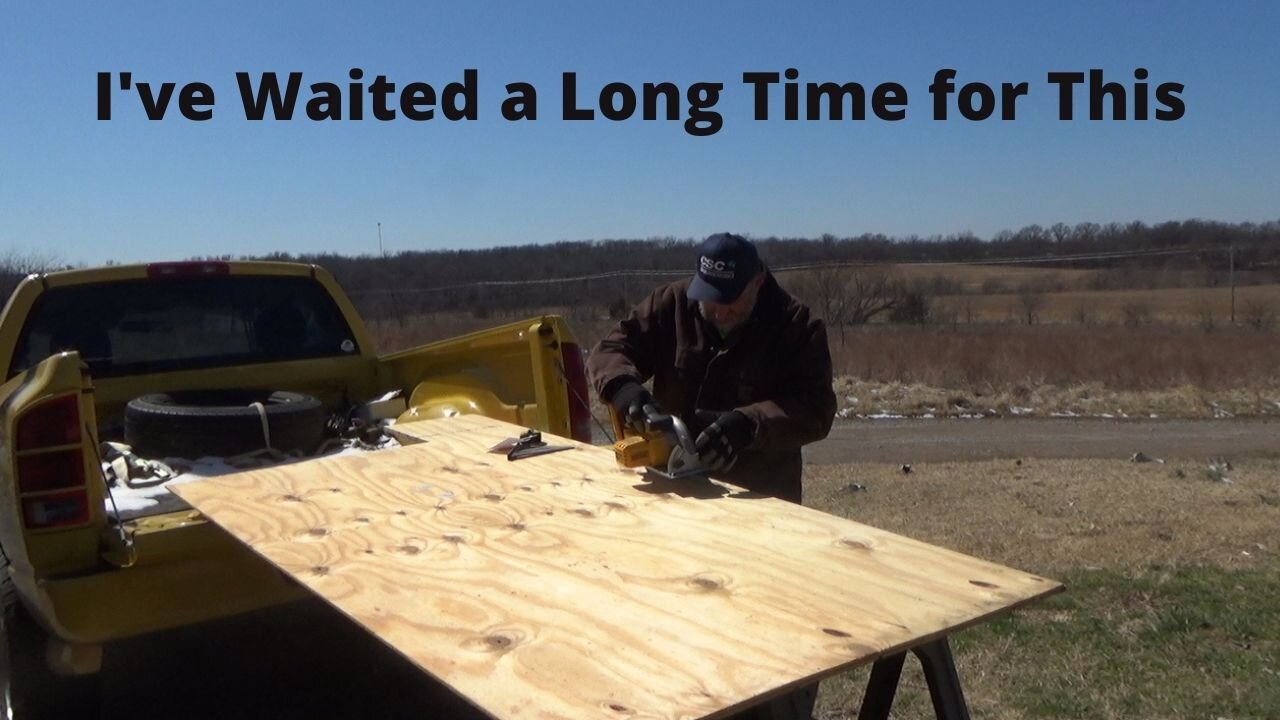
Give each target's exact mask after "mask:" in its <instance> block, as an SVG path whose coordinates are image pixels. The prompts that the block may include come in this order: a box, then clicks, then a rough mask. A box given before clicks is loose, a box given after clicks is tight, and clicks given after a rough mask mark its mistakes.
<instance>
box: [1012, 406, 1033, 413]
mask: <svg viewBox="0 0 1280 720" xmlns="http://www.w3.org/2000/svg"><path fill="white" fill-rule="evenodd" d="M1033 412H1035V408H1029V407H1018V406H1016V405H1014V406H1010V408H1009V414H1010V415H1030V414H1031V413H1033Z"/></svg>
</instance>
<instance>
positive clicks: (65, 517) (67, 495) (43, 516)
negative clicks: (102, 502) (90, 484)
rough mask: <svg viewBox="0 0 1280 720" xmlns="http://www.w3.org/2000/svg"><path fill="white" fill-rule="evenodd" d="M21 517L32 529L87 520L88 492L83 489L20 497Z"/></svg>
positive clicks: (85, 521) (83, 522) (82, 522)
mask: <svg viewBox="0 0 1280 720" xmlns="http://www.w3.org/2000/svg"><path fill="white" fill-rule="evenodd" d="M22 519H23V520H24V521H26V523H27V527H28V528H31V529H32V530H44V529H47V528H54V527H62V526H64V525H83V524H85V523H87V522H89V494H88V493H86V492H85V491H83V490H75V491H71V492H61V493H54V494H51V495H37V496H35V497H29V498H23V499H22Z"/></svg>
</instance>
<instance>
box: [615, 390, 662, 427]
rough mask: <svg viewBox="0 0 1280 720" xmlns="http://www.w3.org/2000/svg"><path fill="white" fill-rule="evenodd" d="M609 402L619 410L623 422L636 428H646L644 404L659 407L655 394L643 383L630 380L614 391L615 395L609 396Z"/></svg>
mask: <svg viewBox="0 0 1280 720" xmlns="http://www.w3.org/2000/svg"><path fill="white" fill-rule="evenodd" d="M609 404H610V405H612V406H613V409H614V410H616V411H618V416H619V417H621V418H622V422H623V423H625V424H627V425H628V426H630V427H632V428H634V429H635V430H643V429H644V406H645V405H653V406H655V407H657V404H658V403H657V402H655V401H654V399H653V396H652V395H650V394H649V391H648V390H646V389H645V388H644V386H643V385H641V384H640V383H638V382H636V381H634V380H628V381H626V382H624V383H623V384H622V385H620V386H619V387H618V389H617V390H614V391H613V397H611V398H609Z"/></svg>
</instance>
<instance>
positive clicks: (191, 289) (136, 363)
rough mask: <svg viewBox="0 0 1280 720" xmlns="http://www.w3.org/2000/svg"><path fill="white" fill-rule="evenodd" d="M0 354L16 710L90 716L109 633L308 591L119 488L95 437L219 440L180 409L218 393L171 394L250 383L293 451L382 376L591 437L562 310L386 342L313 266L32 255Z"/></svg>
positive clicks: (172, 623) (5, 658) (0, 449)
mask: <svg viewBox="0 0 1280 720" xmlns="http://www.w3.org/2000/svg"><path fill="white" fill-rule="evenodd" d="M0 363H2V365H0V367H3V368H5V373H6V374H5V382H4V384H3V385H0V408H2V413H0V423H2V425H0V432H2V433H3V434H2V435H0V550H2V551H3V555H2V557H0V563H2V564H3V567H0V601H2V602H3V636H4V641H5V646H4V648H3V652H0V663H3V664H4V665H3V667H0V670H3V672H2V673H0V674H2V675H3V679H4V680H5V681H6V685H5V687H4V690H5V692H4V695H3V702H4V707H3V708H0V710H3V711H5V714H6V716H7V717H13V718H23V717H73V716H80V715H82V714H85V713H86V711H87V712H88V713H89V714H92V713H93V712H94V707H95V704H96V703H97V702H98V699H99V690H100V686H99V682H98V677H99V675H98V671H99V670H100V669H101V663H102V648H103V645H104V644H105V643H109V642H112V641H116V640H120V639H123V638H128V637H134V636H138V635H142V634H144V633H149V632H153V631H158V630H163V629H167V628H173V627H177V626H181V625H186V624H190V623H196V622H200V621H204V620H209V619H213V618H218V617H224V616H228V615H232V614H235V613H241V612H246V611H249V610H253V609H257V608H261V607H265V606H268V605H272V604H278V603H282V602H286V601H289V600H292V599H297V598H300V597H302V596H303V593H304V591H302V590H301V589H300V588H299V587H298V586H297V585H296V584H294V583H293V582H292V581H291V580H289V579H287V578H286V577H284V576H283V575H282V574H281V573H279V572H278V571H276V570H274V569H273V568H272V567H271V566H270V565H269V564H268V563H265V562H263V561H262V560H261V559H259V558H258V557H257V556H255V555H253V554H252V553H251V552H250V551H249V550H248V549H246V548H245V547H243V546H241V545H240V544H238V543H237V542H236V541H235V540H233V539H232V538H231V537H230V536H229V535H227V534H225V533H224V532H222V531H221V530H220V529H218V528H217V527H216V526H214V525H213V524H211V523H209V522H208V521H206V520H205V519H203V518H202V517H201V516H200V514H199V513H197V512H194V511H192V510H191V509H190V508H187V507H182V506H180V505H179V506H177V507H175V505H174V503H172V502H167V503H159V504H157V505H156V506H155V508H154V509H153V510H151V511H149V512H148V511H136V510H135V511H133V512H122V511H120V510H119V505H118V504H115V505H113V501H114V500H115V497H114V496H115V494H116V493H117V492H118V491H119V489H120V488H119V485H118V483H116V484H115V485H116V487H115V488H114V489H113V479H111V478H109V476H108V473H106V472H104V465H103V449H104V448H105V447H119V445H112V446H108V445H104V444H105V443H119V444H123V443H125V442H126V441H128V440H135V441H137V442H136V444H137V445H138V446H139V447H143V446H146V445H148V444H149V443H152V442H156V443H159V445H157V447H160V448H165V447H177V448H183V449H186V450H187V451H188V452H186V453H185V455H187V456H190V455H194V454H199V453H198V451H201V450H203V449H204V448H203V447H202V444H205V443H207V444H208V445H209V447H210V449H215V446H218V447H217V448H216V450H217V451H219V452H226V450H225V449H224V448H222V447H221V446H220V444H221V442H222V440H224V439H225V438H223V437H222V436H221V435H220V434H219V433H220V432H221V431H218V430H217V428H216V427H214V426H204V425H199V424H197V425H192V424H190V422H189V421H190V420H191V418H192V416H196V419H200V418H201V417H203V416H207V415H210V414H212V415H217V414H218V413H219V412H221V410H222V409H221V408H220V407H216V406H215V407H207V406H201V405H200V403H199V402H198V401H195V404H194V405H191V406H185V405H183V404H182V403H183V402H187V401H186V400H183V399H184V398H188V399H190V398H200V397H208V396H212V397H219V396H221V397H227V396H229V395H228V394H236V393H239V394H240V395H241V396H243V397H245V398H249V399H250V400H249V401H248V402H246V403H244V404H245V405H246V406H249V407H250V408H251V409H250V410H248V411H247V412H250V413H251V414H252V415H253V417H252V418H251V420H250V425H251V426H253V427H257V428H260V430H258V431H256V432H258V433H259V434H260V435H261V436H262V442H263V443H265V444H266V445H268V446H270V445H272V439H271V437H272V435H273V434H274V436H275V438H276V440H275V442H276V444H279V443H283V442H285V440H286V439H288V438H291V440H290V442H291V443H292V444H294V445H297V446H298V447H296V448H293V450H294V454H295V455H297V454H301V453H302V452H310V451H312V450H314V449H315V448H313V447H311V446H313V445H315V444H316V443H317V442H318V441H322V440H323V439H324V437H325V436H326V435H333V434H334V433H336V432H339V428H340V426H341V424H342V423H341V422H335V418H336V419H339V420H341V419H342V418H350V417H351V416H352V413H353V412H354V411H356V410H358V409H359V408H360V407H362V406H365V403H366V402H367V401H368V400H370V399H373V398H378V397H384V396H386V395H388V394H391V393H394V392H398V393H399V395H400V397H402V398H404V401H405V402H404V406H403V412H402V414H401V415H400V416H399V418H398V419H399V420H405V419H414V418H430V417H440V416H443V415H448V414H454V413H483V414H486V415H490V416H492V417H496V418H500V419H503V420H507V421H509V422H512V423H516V424H519V425H523V426H526V427H530V428H538V429H541V430H546V431H549V432H552V433H556V434H560V435H563V436H571V437H573V438H575V439H578V440H583V441H590V436H591V415H590V410H589V406H588V404H587V385H586V378H585V374H584V370H583V361H582V351H581V348H580V347H579V345H578V344H577V343H576V342H575V340H574V337H573V335H572V334H571V332H570V331H569V328H568V327H567V325H566V324H565V323H564V321H563V320H562V319H561V318H559V317H555V316H544V317H538V318H532V319H529V320H526V321H523V322H516V323H511V324H508V325H504V326H502V327H495V328H492V329H489V330H485V331H481V332H478V333H473V334H470V335H466V336H463V337H459V338H454V339H450V340H445V341H441V342H436V343H432V344H429V345H425V346H422V347H418V348H414V349H411V350H406V351H402V352H397V353H394V354H390V355H381V356H379V355H377V354H376V353H375V352H374V349H373V346H372V343H371V342H370V340H369V337H368V335H367V334H366V331H365V328H364V325H363V323H362V322H361V320H360V318H359V316H358V315H357V313H356V311H355V308H354V307H353V306H352V304H351V302H350V301H349V299H348V298H347V296H346V295H345V294H344V293H343V291H342V290H341V288H340V287H339V286H338V284H337V282H336V281H335V280H334V279H333V277H332V276H331V275H330V274H329V273H328V272H326V271H325V270H323V269H321V268H319V267H316V266H313V265H303V264H291V263H267V262H180V263H162V264H151V265H136V266H117V267H106V268H97V269H85V270H69V271H65V272H54V273H48V274H41V275H32V276H30V277H28V278H27V279H25V280H24V281H23V282H22V283H21V284H20V285H19V286H18V288H17V289H16V290H15V291H14V293H13V295H12V296H11V297H10V299H9V302H8V305H7V306H6V307H5V309H4V312H3V315H2V316H0ZM157 398H159V399H160V400H157ZM174 398H177V399H178V400H177V401H175V400H174ZM252 398H257V400H253V399H252ZM279 398H287V399H289V401H288V402H277V400H278V399H279ZM299 398H303V399H305V401H298V402H293V400H296V399H299ZM276 406H280V407H282V408H284V411H285V412H290V411H293V410H299V409H301V410H302V413H301V415H304V416H306V417H307V418H310V419H309V420H306V421H305V423H304V424H305V427H304V428H303V429H302V431H301V432H298V429H297V428H296V427H295V428H294V429H289V428H286V427H284V426H280V427H277V426H276V423H277V420H276V419H275V417H274V416H273V415H272V413H273V412H274V411H275V410H276ZM304 406H305V407H304ZM184 408H185V410H184ZM241 409H242V408H241ZM142 411H146V412H144V413H143V414H141V415H139V414H138V413H139V412H142ZM242 414H243V413H242ZM295 414H296V413H295ZM237 432H238V431H237ZM254 432H255V431H252V430H251V431H250V433H249V434H250V436H251V437H252V436H253V434H254ZM166 442H167V443H171V445H165V443H166ZM151 452H152V453H153V454H154V453H156V452H160V451H158V450H152V451H151ZM210 454H215V453H210ZM108 467H109V466H108ZM172 497H173V496H170V498H171V499H172Z"/></svg>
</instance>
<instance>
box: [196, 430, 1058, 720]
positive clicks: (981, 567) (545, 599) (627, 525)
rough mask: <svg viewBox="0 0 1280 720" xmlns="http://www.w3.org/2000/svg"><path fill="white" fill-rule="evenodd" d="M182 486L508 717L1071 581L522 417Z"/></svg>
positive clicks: (783, 658)
mask: <svg viewBox="0 0 1280 720" xmlns="http://www.w3.org/2000/svg"><path fill="white" fill-rule="evenodd" d="M397 429H398V430H399V432H400V434H401V435H402V436H405V437H411V438H416V439H417V440H420V441H421V442H419V443H418V444H414V445H408V446H405V447H402V448H397V449H392V450H386V451H382V452H378V453H370V454H367V455H361V456H351V457H339V458H331V459H320V460H314V461H308V462H303V463H297V464H293V465H284V466H277V467H272V468H267V469H262V470H255V471H250V472H243V473H238V474H235V475H230V476H226V477H221V478H216V479H210V480H206V481H201V482H195V483H191V484H188V485H183V486H180V487H175V488H173V491H174V492H176V493H178V494H180V495H181V496H182V497H183V498H184V499H186V500H187V501H188V502H190V503H191V504H192V505H193V506H195V507H196V508H198V509H199V510H200V511H201V512H202V513H204V514H205V515H207V516H208V517H209V518H211V519H212V520H213V521H214V522H215V523H217V524H219V525H221V526H222V527H224V528H225V529H226V530H227V531H228V532H230V533H232V534H233V535H234V536H236V537H237V538H239V539H240V540H241V541H242V542H244V543H246V544H247V545H249V546H250V547H251V548H253V549H254V550H255V551H256V552H258V553H260V554H261V555H262V556H263V557H265V558H267V559H268V560H270V561H271V562H272V563H275V564H276V565H277V566H279V567H280V568H281V569H283V570H284V571H286V572H288V573H289V574H290V575H292V576H293V577H295V578H296V579H297V580H298V581H299V582H301V583H302V584H303V585H305V586H306V587H308V588H310V589H311V590H312V591H313V592H314V593H316V594H317V595H319V596H321V597H322V598H324V599H325V600H327V601H328V602H330V603H331V604H333V605H334V606H335V607H337V608H338V609H339V610H341V611H342V612H343V613H345V614H346V615H348V616H349V617H351V618H352V619H353V620H355V621H356V622H357V623H359V624H361V625H362V626H363V627H364V628H366V629H367V630H368V631H369V632H370V633H373V634H374V635H376V636H377V637H379V638H381V639H382V640H383V641H384V642H386V643H387V644H388V645H390V646H391V647H393V648H394V649H396V650H397V651H398V652H400V653H402V654H403V655H404V656H406V657H407V658H409V659H410V660H411V661H412V662H414V663H415V664H417V665H418V666H419V667H421V668H422V669H423V670H424V671H426V672H427V673H429V674H430V675H432V676H434V677H435V678H437V679H438V680H440V681H442V682H444V683H446V684H447V685H449V686H450V687H452V688H453V689H454V690H455V691H457V692H458V693H460V694H461V695H463V696H464V697H466V698H467V699H468V700H469V701H470V702H472V703H474V704H475V705H477V706H479V707H480V708H481V709H483V710H484V711H485V712H486V713H488V714H489V715H492V716H493V717H495V718H551V717H599V718H624V717H663V718H667V717H669V718H696V717H707V716H716V717H719V716H723V715H727V714H730V713H731V712H732V711H735V710H739V709H742V708H744V707H747V706H750V705H752V704H755V703H757V702H759V701H761V700H764V699H766V698H768V697H771V696H774V695H778V694H780V693H782V692H785V691H788V690H790V689H792V688H794V687H797V686H800V685H804V684H806V683H809V682H812V681H814V680H816V679H818V678H820V677H823V676H826V675H829V674H831V673H833V672H836V671H838V670H841V669H843V668H847V667H850V666H853V665H859V664H863V663H868V662H871V661H872V660H875V659H876V658H878V657H881V656H883V655H886V654H889V653H892V652H897V651H900V650H903V649H905V648H908V647H911V646H914V645H916V644H918V643H920V642H923V641H926V640H929V639H933V638H937V637H939V636H941V635H944V634H946V633H948V632H950V631H952V630H955V629H959V628H962V627H965V626H968V625H972V624H974V623H977V622H980V621H981V620H983V619H986V618H988V617H990V616H992V615H996V614H1000V613H1003V612H1005V611H1008V610H1009V609H1011V608H1013V607H1016V606H1019V605H1022V604H1024V603H1026V602H1029V601H1031V600H1034V599H1036V598H1039V597H1042V596H1044V595H1047V594H1050V593H1053V592H1055V591H1057V590H1059V589H1061V586H1060V585H1059V584H1057V583H1055V582H1053V581H1050V580H1046V579H1044V578H1040V577H1035V576H1033V575H1028V574H1026V573H1023V572H1020V571H1017V570H1012V569H1009V568H1006V567H1002V566H999V565H995V564H992V563H989V562H985V561H981V560H977V559H975V558H972V557H968V556H965V555H961V554H959V553H955V552H951V551H948V550H944V549H941V548H937V547H934V546H930V545H927V544H925V543H921V542H917V541H915V540H911V539H909V538H905V537H902V536H899V535H894V534H892V533H888V532H883V531H880V530H876V529H874V528H871V527H867V526H865V525H861V524H858V523H855V522H851V521H848V520H844V519H841V518H837V517H833V516H830V515H826V514H824V513H821V512H818V511H815V510H812V509H809V508H804V507H800V506H797V505H792V504H789V503H786V502H783V501H780V500H775V499H771V498H764V497H760V496H757V495H753V494H749V493H747V492H746V491H743V490H740V489H738V488H734V487H732V486H727V485H714V484H704V485H702V486H700V487H699V486H696V485H681V484H665V485H658V484H654V483H650V482H648V481H646V480H645V479H644V478H643V477H641V476H639V475H637V474H636V473H634V472H631V471H623V470H619V469H618V468H617V467H616V465H615V463H614V459H613V454H612V453H611V452H610V451H609V450H608V449H606V448H596V447H591V446H589V445H584V444H579V443H573V441H570V440H564V439H561V438H556V437H553V436H550V435H544V439H546V440H547V441H548V442H551V443H553V444H561V443H564V444H573V445H575V449H573V450H570V451H566V452H557V453H552V454H547V455H539V456H535V457H530V458H526V459H522V460H518V461H514V462H512V461H508V460H507V458H506V457H505V456H504V455H501V454H492V453H488V452H486V450H487V449H488V448H489V447H490V446H492V445H493V444H495V443H496V442H498V441H499V440H501V439H504V438H507V437H513V436H517V435H519V434H520V433H521V432H522V431H523V428H521V427H518V426H514V425H509V424H506V423H502V422H500V421H496V420H492V419H489V418H485V417H482V416H459V417H454V418H445V419H440V420H430V421H424V422H418V423H410V424H404V425H400V426H398V427H397Z"/></svg>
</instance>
